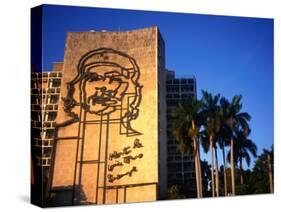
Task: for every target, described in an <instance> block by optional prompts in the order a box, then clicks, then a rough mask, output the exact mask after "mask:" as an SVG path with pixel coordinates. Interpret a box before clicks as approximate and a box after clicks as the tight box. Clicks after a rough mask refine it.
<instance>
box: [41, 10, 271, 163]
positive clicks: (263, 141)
mask: <svg viewBox="0 0 281 212" xmlns="http://www.w3.org/2000/svg"><path fill="white" fill-rule="evenodd" d="M151 26H158V27H159V28H160V32H161V34H162V36H163V38H164V40H165V45H166V67H167V68H168V69H171V70H175V71H176V75H177V76H179V77H180V76H195V77H196V79H197V94H198V97H199V98H200V97H201V90H202V89H203V90H207V91H209V92H211V93H213V94H216V93H220V94H221V95H222V96H225V97H227V98H229V99H231V98H232V96H233V95H235V94H242V96H243V98H242V102H243V110H244V111H247V112H248V113H250V115H251V116H252V120H251V122H250V126H251V128H252V134H251V136H250V138H251V139H252V140H253V141H254V142H255V143H256V144H257V146H258V153H260V152H261V151H262V149H263V148H270V146H271V145H272V144H273V139H274V138H273V19H261V18H245V17H230V16H211V15H196V14H183V13H181V14H179V13H162V12H148V11H133V10H113V9H100V8H83V7H64V6H45V7H44V13H43V46H44V49H43V60H44V62H43V69H44V70H45V71H48V70H52V63H53V62H57V61H63V54H64V47H65V38H66V33H67V32H70V31H89V30H96V31H100V30H108V31H118V30H121V31H122V30H132V29H138V28H145V27H151ZM219 155H220V154H219ZM205 157H207V158H209V156H207V155H204V154H203V158H205Z"/></svg>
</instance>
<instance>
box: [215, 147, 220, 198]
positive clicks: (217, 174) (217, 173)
mask: <svg viewBox="0 0 281 212" xmlns="http://www.w3.org/2000/svg"><path fill="white" fill-rule="evenodd" d="M215 157H216V193H217V197H219V196H220V193H219V163H218V154H217V148H216V147H215Z"/></svg>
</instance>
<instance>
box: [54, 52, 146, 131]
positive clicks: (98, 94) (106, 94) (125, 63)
mask: <svg viewBox="0 0 281 212" xmlns="http://www.w3.org/2000/svg"><path fill="white" fill-rule="evenodd" d="M116 61H117V62H116ZM139 77H140V70H139V66H138V65H137V63H136V61H135V59H134V58H132V57H130V56H129V55H127V54H125V53H123V52H120V51H117V50H114V49H110V48H100V49H95V50H92V51H89V52H88V53H86V54H85V55H83V56H82V57H81V58H80V60H79V63H78V65H77V75H76V77H75V78H74V79H73V80H72V81H70V82H68V83H67V96H66V97H63V98H62V100H63V102H64V112H65V113H67V114H68V116H69V117H71V119H69V120H67V121H65V122H63V123H61V124H57V126H58V127H60V126H66V125H69V124H72V123H75V122H78V121H80V118H79V116H78V114H76V113H75V112H73V111H72V109H73V108H74V107H76V106H80V107H82V108H83V109H84V110H85V111H87V112H88V113H91V114H96V115H109V114H112V113H114V112H115V111H121V112H120V113H121V115H120V123H121V125H122V126H123V127H124V128H126V135H127V136H133V135H140V134H141V133H139V132H137V131H136V130H134V129H132V127H131V121H132V120H136V119H137V117H138V115H139V105H140V103H141V98H142V96H141V91H142V88H143V86H142V85H140V83H139ZM77 84H78V85H79V86H80V101H79V102H77V100H75V99H74V93H75V86H77ZM87 91H88V93H87ZM122 107H126V110H124V111H123V112H122ZM120 127H121V126H120ZM121 134H122V133H121Z"/></svg>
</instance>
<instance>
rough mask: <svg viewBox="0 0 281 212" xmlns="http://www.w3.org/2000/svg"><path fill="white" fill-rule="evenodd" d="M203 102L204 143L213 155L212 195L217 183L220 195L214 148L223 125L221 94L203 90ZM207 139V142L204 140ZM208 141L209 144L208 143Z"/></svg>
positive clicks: (206, 149) (217, 190)
mask: <svg viewBox="0 0 281 212" xmlns="http://www.w3.org/2000/svg"><path fill="white" fill-rule="evenodd" d="M202 94H203V95H202V102H203V111H202V114H203V117H204V128H205V131H204V134H205V136H206V137H207V138H208V139H207V142H206V139H203V143H205V145H203V147H205V148H204V150H205V152H207V151H209V150H210V155H211V178H212V196H213V197H214V196H215V189H214V187H215V185H216V193H217V196H219V185H218V184H219V178H218V167H216V184H215V182H214V153H213V148H214V145H215V142H216V138H217V135H218V133H219V131H220V126H221V119H220V115H221V110H220V107H219V105H218V102H219V99H220V95H219V94H218V95H215V96H212V94H210V93H208V92H206V91H202ZM204 141H205V142H204ZM206 143H207V145H206ZM217 164H218V162H217V152H216V166H218V165H217Z"/></svg>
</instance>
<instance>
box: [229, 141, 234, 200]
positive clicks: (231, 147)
mask: <svg viewBox="0 0 281 212" xmlns="http://www.w3.org/2000/svg"><path fill="white" fill-rule="evenodd" d="M233 145H234V142H233V138H231V140H230V149H231V150H230V164H231V187H232V195H233V196H234V195H235V173H234V172H235V167H234V146H233Z"/></svg>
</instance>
